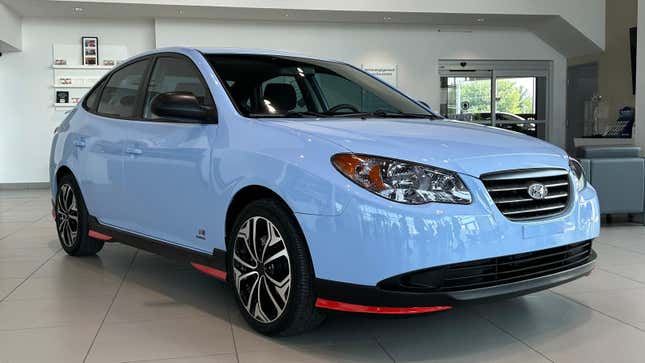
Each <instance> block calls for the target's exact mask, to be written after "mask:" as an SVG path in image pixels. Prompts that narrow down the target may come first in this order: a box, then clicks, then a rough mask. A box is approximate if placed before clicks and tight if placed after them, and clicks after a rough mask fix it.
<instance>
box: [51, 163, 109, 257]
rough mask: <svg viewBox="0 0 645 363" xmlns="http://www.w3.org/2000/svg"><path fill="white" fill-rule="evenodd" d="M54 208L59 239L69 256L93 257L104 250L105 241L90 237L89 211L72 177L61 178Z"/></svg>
mask: <svg viewBox="0 0 645 363" xmlns="http://www.w3.org/2000/svg"><path fill="white" fill-rule="evenodd" d="M54 208H55V217H56V230H57V232H58V239H59V240H60V244H61V246H62V247H63V249H64V250H65V252H67V254H69V255H71V256H91V255H95V254H96V253H97V252H99V251H100V250H101V249H102V248H103V241H100V240H97V239H94V238H92V237H90V236H88V224H87V222H88V213H87V209H86V208H85V202H84V201H83V196H82V195H81V191H80V189H79V188H78V184H76V180H75V179H74V177H73V176H72V175H65V176H63V177H62V178H61V180H60V183H59V185H58V192H57V193H56V200H55V202H54Z"/></svg>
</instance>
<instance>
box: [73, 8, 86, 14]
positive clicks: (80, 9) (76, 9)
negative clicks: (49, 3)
mask: <svg viewBox="0 0 645 363" xmlns="http://www.w3.org/2000/svg"><path fill="white" fill-rule="evenodd" d="M84 10H85V9H83V8H74V12H75V13H82V12H83V11H84Z"/></svg>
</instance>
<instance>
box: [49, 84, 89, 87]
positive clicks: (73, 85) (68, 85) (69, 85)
mask: <svg viewBox="0 0 645 363" xmlns="http://www.w3.org/2000/svg"><path fill="white" fill-rule="evenodd" d="M92 87H93V86H82V85H77V84H54V85H52V86H51V88H92Z"/></svg>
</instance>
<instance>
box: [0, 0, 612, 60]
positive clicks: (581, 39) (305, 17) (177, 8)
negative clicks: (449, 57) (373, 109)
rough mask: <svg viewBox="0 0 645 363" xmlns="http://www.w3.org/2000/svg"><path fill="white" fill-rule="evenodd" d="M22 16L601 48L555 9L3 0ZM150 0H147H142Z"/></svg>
mask: <svg viewBox="0 0 645 363" xmlns="http://www.w3.org/2000/svg"><path fill="white" fill-rule="evenodd" d="M0 1H2V2H4V3H5V4H6V5H7V6H9V7H10V8H11V9H13V10H14V11H15V12H16V13H18V14H19V15H21V16H29V17H82V18H85V17H86V18H164V17H172V18H194V19H226V20H250V21H295V22H314V21H315V22H342V23H349V22H351V23H396V24H418V25H423V26H431V27H435V28H440V29H441V28H445V29H446V30H459V29H461V30H473V29H500V28H501V29H507V28H515V29H523V30H526V31H531V32H534V33H535V34H536V35H537V36H539V37H541V38H542V39H543V40H545V41H546V42H547V43H549V44H550V45H552V46H553V47H554V48H555V49H557V50H558V51H560V52H561V53H563V54H564V55H565V56H573V55H579V54H588V53H594V52H597V51H599V50H600V49H599V48H598V46H596V45H595V44H594V43H593V42H592V41H591V40H589V39H588V38H587V37H586V36H584V35H583V34H582V33H580V32H579V31H578V30H577V29H576V28H574V27H573V26H571V25H570V24H569V23H567V22H566V21H565V20H563V19H562V18H560V17H559V16H556V15H516V14H503V15H502V14H481V13H480V14H467V13H431V12H384V11H346V10H343V11H331V10H296V9H289V10H285V9H279V8H258V7H230V6H204V5H202V6H195V5H193V6H185V5H160V4H158V3H157V4H150V3H137V2H135V1H127V2H125V1H123V0H121V1H114V2H108V1H102V0H93V1H59V0H0ZM142 1H145V0H142Z"/></svg>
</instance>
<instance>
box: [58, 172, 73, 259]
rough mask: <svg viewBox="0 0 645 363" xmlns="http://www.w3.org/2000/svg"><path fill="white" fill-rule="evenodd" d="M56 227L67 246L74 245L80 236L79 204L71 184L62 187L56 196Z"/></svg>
mask: <svg viewBox="0 0 645 363" xmlns="http://www.w3.org/2000/svg"><path fill="white" fill-rule="evenodd" d="M56 225H57V226H56V227H57V228H58V234H59V235H60V238H61V241H62V242H63V244H64V245H65V246H66V247H70V248H71V247H73V246H74V244H75V243H76V240H77V237H78V228H79V223H78V204H77V202H76V196H75V195H74V190H72V187H71V186H70V185H69V184H63V185H62V186H61V187H60V192H59V193H58V198H56Z"/></svg>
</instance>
